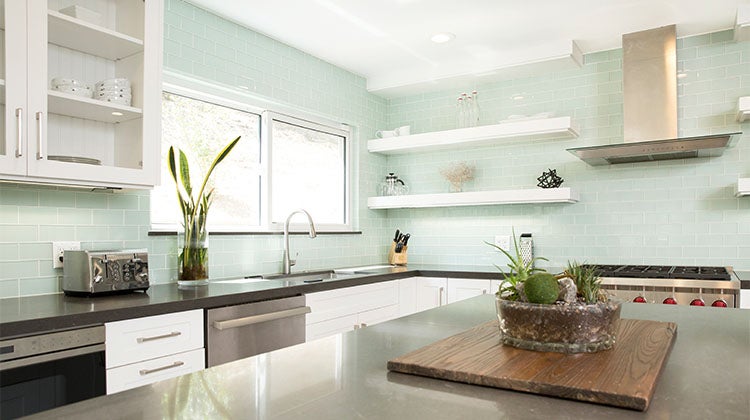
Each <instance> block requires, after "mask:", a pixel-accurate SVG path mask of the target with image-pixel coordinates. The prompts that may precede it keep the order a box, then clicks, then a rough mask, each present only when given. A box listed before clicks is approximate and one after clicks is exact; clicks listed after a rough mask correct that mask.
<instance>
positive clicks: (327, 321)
mask: <svg viewBox="0 0 750 420" xmlns="http://www.w3.org/2000/svg"><path fill="white" fill-rule="evenodd" d="M306 298H307V306H309V307H310V310H311V312H310V313H309V314H307V317H306V321H305V323H306V339H307V340H306V341H312V340H315V339H318V338H321V337H326V336H329V335H333V334H337V333H340V332H345V331H351V330H354V329H357V328H361V327H364V326H367V325H372V324H375V323H378V322H383V321H387V320H389V319H393V318H396V317H398V316H399V283H398V281H387V282H382V283H373V284H365V285H362V286H354V287H347V288H344V289H335V290H328V291H325V292H316V293H310V294H307V295H306Z"/></svg>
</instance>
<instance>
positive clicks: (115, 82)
mask: <svg viewBox="0 0 750 420" xmlns="http://www.w3.org/2000/svg"><path fill="white" fill-rule="evenodd" d="M100 86H116V87H130V79H125V78H119V79H107V80H102V81H100V82H98V83H97V84H96V87H97V88H98V87H100Z"/></svg>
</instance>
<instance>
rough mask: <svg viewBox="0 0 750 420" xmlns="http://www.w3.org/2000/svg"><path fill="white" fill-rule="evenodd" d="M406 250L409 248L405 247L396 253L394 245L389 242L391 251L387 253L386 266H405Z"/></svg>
mask: <svg viewBox="0 0 750 420" xmlns="http://www.w3.org/2000/svg"><path fill="white" fill-rule="evenodd" d="M407 249H409V247H408V246H405V247H403V248H402V249H401V252H396V243H395V242H391V249H390V250H389V251H388V264H393V265H406V260H407V258H408V256H407V254H406V250H407Z"/></svg>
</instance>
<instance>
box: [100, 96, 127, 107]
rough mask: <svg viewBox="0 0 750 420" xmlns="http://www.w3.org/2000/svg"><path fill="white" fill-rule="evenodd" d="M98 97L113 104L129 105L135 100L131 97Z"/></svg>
mask: <svg viewBox="0 0 750 420" xmlns="http://www.w3.org/2000/svg"><path fill="white" fill-rule="evenodd" d="M98 99H99V100H100V101H104V102H111V103H113V104H120V105H128V106H129V105H130V104H131V103H132V102H133V100H132V99H131V98H117V97H108V98H98Z"/></svg>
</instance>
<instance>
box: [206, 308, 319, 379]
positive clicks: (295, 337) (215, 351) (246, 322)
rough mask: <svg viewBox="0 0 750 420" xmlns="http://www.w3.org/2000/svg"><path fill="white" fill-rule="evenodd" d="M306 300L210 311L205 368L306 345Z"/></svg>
mask: <svg viewBox="0 0 750 420" xmlns="http://www.w3.org/2000/svg"><path fill="white" fill-rule="evenodd" d="M308 313H310V307H309V306H305V296H294V297H289V298H283V299H274V300H267V301H262V302H254V303H247V304H244V305H235V306H226V307H223V308H216V309H209V310H208V311H207V317H206V323H207V326H206V331H207V333H206V335H207V344H208V345H207V348H208V349H207V353H208V354H207V356H206V359H207V365H208V367H211V366H216V365H220V364H222V363H227V362H231V361H233V360H238V359H243V358H245V357H250V356H255V355H256V354H261V353H265V352H269V351H271V350H276V349H280V348H284V347H288V346H292V345H295V344H300V343H304V342H305V314H308Z"/></svg>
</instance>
